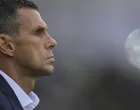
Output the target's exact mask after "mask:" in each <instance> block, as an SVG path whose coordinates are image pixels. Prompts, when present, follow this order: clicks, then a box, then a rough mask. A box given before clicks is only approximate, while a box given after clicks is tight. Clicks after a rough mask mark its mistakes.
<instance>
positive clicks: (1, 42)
mask: <svg viewBox="0 0 140 110" xmlns="http://www.w3.org/2000/svg"><path fill="white" fill-rule="evenodd" d="M12 39H13V38H12V37H11V36H8V35H4V34H0V52H1V53H3V54H4V55H6V56H11V57H12V56H14V51H15V46H14V43H13V42H12V41H13V40H12Z"/></svg>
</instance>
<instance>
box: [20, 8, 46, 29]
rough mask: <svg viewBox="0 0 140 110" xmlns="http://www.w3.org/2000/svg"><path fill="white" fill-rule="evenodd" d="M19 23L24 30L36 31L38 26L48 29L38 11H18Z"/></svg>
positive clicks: (27, 9) (26, 9) (28, 9)
mask: <svg viewBox="0 0 140 110" xmlns="http://www.w3.org/2000/svg"><path fill="white" fill-rule="evenodd" d="M18 14H19V23H20V25H21V26H22V27H23V28H26V29H34V28H36V27H38V26H40V27H45V28H47V24H46V23H45V22H44V21H43V20H42V18H41V16H40V14H39V12H38V11H36V10H34V9H30V8H21V9H19V10H18Z"/></svg>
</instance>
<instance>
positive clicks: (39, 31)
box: [34, 28, 46, 36]
mask: <svg viewBox="0 0 140 110" xmlns="http://www.w3.org/2000/svg"><path fill="white" fill-rule="evenodd" d="M45 34H46V32H45V30H44V29H42V28H40V29H37V30H36V31H35V32H34V35H36V36H43V35H45Z"/></svg>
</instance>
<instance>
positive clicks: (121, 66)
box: [35, 0, 140, 110]
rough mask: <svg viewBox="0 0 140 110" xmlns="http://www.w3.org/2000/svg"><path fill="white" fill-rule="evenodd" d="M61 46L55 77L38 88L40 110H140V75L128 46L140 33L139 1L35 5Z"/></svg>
mask: <svg viewBox="0 0 140 110" xmlns="http://www.w3.org/2000/svg"><path fill="white" fill-rule="evenodd" d="M36 3H37V4H38V5H39V7H40V13H41V15H42V17H43V19H44V20H45V21H46V22H47V24H48V27H49V32H50V35H51V36H53V38H54V39H55V40H56V41H57V43H58V45H57V48H56V49H55V50H54V53H55V58H56V64H55V72H54V73H53V75H52V76H50V77H44V78H41V79H40V80H39V81H38V82H37V84H36V87H35V92H36V93H37V95H38V96H39V97H40V100H41V101H40V104H39V106H38V107H37V108H36V110H139V109H140V70H138V69H137V68H135V67H133V66H132V65H131V64H130V63H129V62H128V61H127V60H126V57H125V50H124V43H125V41H126V38H127V36H128V35H129V34H130V32H132V31H133V30H135V29H137V28H139V27H140V1H139V0H36Z"/></svg>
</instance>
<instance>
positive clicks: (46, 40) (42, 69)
mask: <svg viewBox="0 0 140 110" xmlns="http://www.w3.org/2000/svg"><path fill="white" fill-rule="evenodd" d="M18 14H19V22H20V27H19V37H17V38H16V40H15V51H14V58H15V60H16V62H17V63H18V65H20V66H21V67H24V68H26V69H29V70H31V71H34V72H35V73H34V75H38V76H39V75H40V76H45V75H51V73H52V72H53V69H54V67H53V63H54V58H53V52H52V49H53V48H54V47H55V46H56V41H55V40H54V39H52V38H51V37H50V36H49V34H48V27H47V24H45V22H44V21H43V20H42V18H41V16H40V14H39V13H38V12H37V11H36V10H34V9H29V8H21V9H19V10H18Z"/></svg>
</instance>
